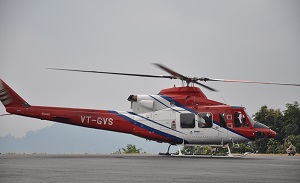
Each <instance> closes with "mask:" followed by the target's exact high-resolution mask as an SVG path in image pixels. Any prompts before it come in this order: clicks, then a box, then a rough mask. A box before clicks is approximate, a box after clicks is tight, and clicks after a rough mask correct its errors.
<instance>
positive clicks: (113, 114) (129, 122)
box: [0, 80, 181, 143]
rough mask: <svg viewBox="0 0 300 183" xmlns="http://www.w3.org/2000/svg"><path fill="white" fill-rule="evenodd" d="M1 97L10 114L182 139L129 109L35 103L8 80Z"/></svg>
mask: <svg viewBox="0 0 300 183" xmlns="http://www.w3.org/2000/svg"><path fill="white" fill-rule="evenodd" d="M0 100H1V102H2V103H3V105H4V107H5V108H6V111H7V112H8V113H10V114H15V115H20V116H26V117H31V118H37V119H41V120H48V121H54V122H59V123H65V124H70V125H76V126H82V127H87V128H95V129H102V130H108V131H115V132H121V133H128V134H132V135H135V136H139V137H142V138H146V139H149V140H154V141H158V142H167V143H178V141H181V139H179V140H178V139H177V137H175V136H170V135H169V134H167V133H164V132H161V131H160V130H157V129H156V128H153V127H150V126H147V125H145V124H142V123H140V122H139V121H136V120H135V117H136V116H135V115H134V114H131V113H128V112H117V111H110V110H94V109H77V108H62V107H48V106H31V105H29V104H28V103H27V102H26V101H25V100H24V99H23V98H22V97H20V96H19V95H18V94H17V93H16V92H15V91H14V90H13V89H11V88H10V87H9V86H8V85H7V84H6V83H5V82H4V81H2V80H0Z"/></svg>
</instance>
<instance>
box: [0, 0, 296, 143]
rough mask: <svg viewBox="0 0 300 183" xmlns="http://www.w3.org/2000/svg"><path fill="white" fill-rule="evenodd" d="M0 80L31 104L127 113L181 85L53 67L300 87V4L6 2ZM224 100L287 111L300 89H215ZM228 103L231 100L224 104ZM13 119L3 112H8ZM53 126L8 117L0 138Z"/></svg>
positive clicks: (0, 4) (0, 16)
mask: <svg viewBox="0 0 300 183" xmlns="http://www.w3.org/2000/svg"><path fill="white" fill-rule="evenodd" d="M0 27H1V28H0V78H1V79H3V80H4V81H5V82H6V83H7V84H8V85H10V86H11V87H12V88H13V89H14V90H15V91H16V92H17V93H19V94H20V95H21V96H22V97H23V98H24V99H25V100H26V101H27V102H28V103H30V104H31V105H46V106H61V107H77V108H92V109H110V110H122V111H126V110H129V109H130V103H129V102H128V101H127V100H126V99H127V97H128V96H129V95H130V94H156V93H158V92H159V91H160V90H161V89H163V88H167V87H172V86H173V85H174V84H176V85H178V86H179V85H181V82H180V81H176V80H167V79H165V80H164V79H151V78H136V77H122V76H110V75H95V74H86V73H71V72H61V71H53V70H46V69H45V68H46V67H58V68H71V69H85V70H99V71H113V72H129V73H141V74H166V73H165V72H163V71H162V70H159V69H157V68H156V67H154V66H153V65H152V64H151V63H161V64H164V65H166V66H168V67H170V68H172V69H174V70H176V71H178V72H179V73H181V74H183V75H188V76H196V77H211V78H224V79H242V80H258V81H273V82H290V83H300V72H299V68H300V1H298V0H294V1H292V0H282V1H276V0H270V1H268V0H263V1H262V0H251V1H239V0H236V1H212V0H207V1H191V0H190V1H175V0H168V1H167V0H165V1H164V0H152V1H142V0H127V1H123V0H120V1H115V0H107V1H100V0H99V1H96V0H95V1H92V0H87V1H83V0H82V1H75V0H69V1H68V0H51V1H50V0H49V1H46V0H45V1H40V0H27V1H17V0H1V1H0ZM206 84H207V85H209V86H211V87H214V88H216V89H218V90H219V91H220V92H217V93H213V92H210V91H208V90H205V89H203V91H204V92H205V93H206V95H207V96H208V97H209V98H211V99H214V100H218V101H221V102H224V100H225V101H226V102H227V103H228V104H230V105H243V106H245V107H246V108H247V110H248V112H249V113H250V114H254V113H255V112H256V111H257V110H258V109H259V108H260V107H261V106H262V105H267V106H269V107H271V108H280V109H282V110H284V109H285V104H286V103H292V102H293V101H298V102H300V87H287V86H269V85H253V84H236V83H231V84H230V83H215V82H212V83H206ZM223 98H224V99H223ZM3 113H6V112H5V109H4V107H3V106H2V107H0V114H3ZM52 124H54V123H53V122H47V121H41V120H37V119H31V118H25V117H18V116H5V117H0V136H5V135H7V134H12V135H14V136H17V137H20V136H24V135H25V133H26V132H28V131H29V130H36V129H40V128H43V127H45V126H50V125H52Z"/></svg>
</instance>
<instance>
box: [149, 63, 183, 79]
mask: <svg viewBox="0 0 300 183" xmlns="http://www.w3.org/2000/svg"><path fill="white" fill-rule="evenodd" d="M153 65H156V66H157V67H159V68H161V69H162V70H164V71H166V72H167V73H169V74H171V75H172V76H174V77H175V78H177V79H181V80H188V78H187V77H185V76H183V75H181V74H179V73H177V72H175V71H173V70H171V69H169V68H167V67H166V66H163V65H161V64H158V63H153Z"/></svg>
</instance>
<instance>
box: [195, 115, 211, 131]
mask: <svg viewBox="0 0 300 183" xmlns="http://www.w3.org/2000/svg"><path fill="white" fill-rule="evenodd" d="M212 126H213V120H212V114H211V113H199V114H198V127H199V128H211V127H212Z"/></svg>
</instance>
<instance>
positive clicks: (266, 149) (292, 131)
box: [253, 102, 300, 153]
mask: <svg viewBox="0 0 300 183" xmlns="http://www.w3.org/2000/svg"><path fill="white" fill-rule="evenodd" d="M286 108H287V109H286V110H284V111H283V112H281V111H280V110H279V109H276V110H275V109H272V108H270V109H268V107H267V106H266V105H264V106H262V107H261V108H260V110H259V111H258V112H257V113H255V115H254V120H255V121H259V122H261V123H263V124H265V125H267V126H269V127H270V128H271V129H272V130H274V131H275V132H276V133H277V136H276V138H275V139H258V140H257V141H255V142H254V143H253V148H254V149H255V150H258V151H259V153H286V148H287V147H288V146H289V144H290V143H292V144H293V145H294V146H295V147H296V149H297V150H298V151H299V148H300V107H299V103H298V102H294V103H293V104H290V103H288V104H286Z"/></svg>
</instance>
